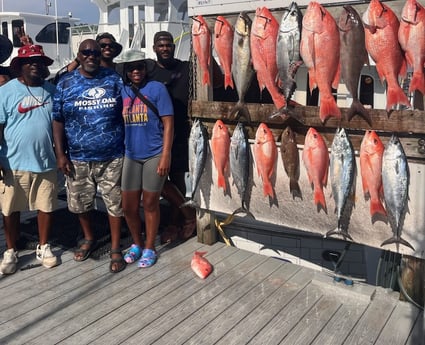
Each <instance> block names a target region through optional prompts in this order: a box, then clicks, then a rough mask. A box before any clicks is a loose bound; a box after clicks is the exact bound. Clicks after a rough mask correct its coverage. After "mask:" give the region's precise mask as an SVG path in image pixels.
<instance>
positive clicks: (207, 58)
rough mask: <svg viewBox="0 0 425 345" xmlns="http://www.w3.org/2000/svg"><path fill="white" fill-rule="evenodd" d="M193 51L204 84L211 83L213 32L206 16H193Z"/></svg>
mask: <svg viewBox="0 0 425 345" xmlns="http://www.w3.org/2000/svg"><path fill="white" fill-rule="evenodd" d="M192 43H193V51H194V53H195V55H196V57H197V58H198V63H199V67H200V68H201V71H202V84H203V85H211V81H210V63H211V32H210V29H209V27H208V24H207V22H206V21H205V19H204V17H203V16H201V15H199V16H196V17H194V18H193V24H192Z"/></svg>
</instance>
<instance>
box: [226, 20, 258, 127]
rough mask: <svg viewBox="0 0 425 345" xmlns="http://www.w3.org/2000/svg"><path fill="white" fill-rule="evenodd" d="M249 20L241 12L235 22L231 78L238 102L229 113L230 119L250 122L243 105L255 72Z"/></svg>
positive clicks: (250, 22)
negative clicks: (244, 119)
mask: <svg viewBox="0 0 425 345" xmlns="http://www.w3.org/2000/svg"><path fill="white" fill-rule="evenodd" d="M251 25H252V21H251V18H249V16H248V15H247V14H246V13H245V12H241V13H240V14H239V16H238V19H237V20H236V24H235V32H234V36H233V48H232V53H233V55H232V76H233V80H234V82H235V87H236V91H237V93H238V98H239V100H238V102H237V104H236V105H235V107H234V108H233V109H232V110H231V111H230V116H231V117H237V118H239V117H240V116H243V117H245V118H246V119H247V120H248V122H250V121H251V117H250V114H249V110H248V108H247V107H246V105H245V95H246V93H247V91H248V89H249V86H250V85H251V82H252V78H253V77H254V75H255V71H254V69H253V66H252V60H251V44H250V37H251Z"/></svg>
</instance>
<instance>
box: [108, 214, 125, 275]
mask: <svg viewBox="0 0 425 345" xmlns="http://www.w3.org/2000/svg"><path fill="white" fill-rule="evenodd" d="M108 219H109V227H110V229H111V250H112V249H120V235H121V217H114V216H111V215H109V214H108ZM121 257H122V255H121V253H112V254H111V259H112V260H113V259H119V258H121ZM120 267H121V265H120V264H119V263H118V262H111V270H112V271H118V270H119V268H120Z"/></svg>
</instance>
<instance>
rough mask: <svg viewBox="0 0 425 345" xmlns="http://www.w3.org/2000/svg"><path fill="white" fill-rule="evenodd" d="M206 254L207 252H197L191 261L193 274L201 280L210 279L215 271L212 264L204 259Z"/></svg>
mask: <svg viewBox="0 0 425 345" xmlns="http://www.w3.org/2000/svg"><path fill="white" fill-rule="evenodd" d="M206 253H207V252H195V253H194V254H193V256H192V260H191V261H190V267H191V268H192V270H193V272H195V273H196V275H197V276H198V277H199V278H201V279H205V278H206V277H208V276H209V275H210V273H211V272H212V270H213V267H212V265H211V263H210V262H209V261H208V260H207V259H206V258H204V255H205V254H206Z"/></svg>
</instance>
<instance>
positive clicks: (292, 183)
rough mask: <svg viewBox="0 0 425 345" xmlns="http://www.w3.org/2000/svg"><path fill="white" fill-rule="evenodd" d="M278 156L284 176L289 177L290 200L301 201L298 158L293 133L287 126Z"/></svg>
mask: <svg viewBox="0 0 425 345" xmlns="http://www.w3.org/2000/svg"><path fill="white" fill-rule="evenodd" d="M280 154H281V157H282V162H283V167H284V169H285V172H286V175H288V177H289V191H290V192H291V194H292V198H293V199H295V197H298V198H301V199H302V195H301V189H300V186H299V184H298V179H299V178H300V156H299V153H298V147H297V142H296V140H295V133H294V131H293V130H292V129H291V127H289V126H288V127H286V128H285V130H284V131H283V132H282V137H281V140H280Z"/></svg>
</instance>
